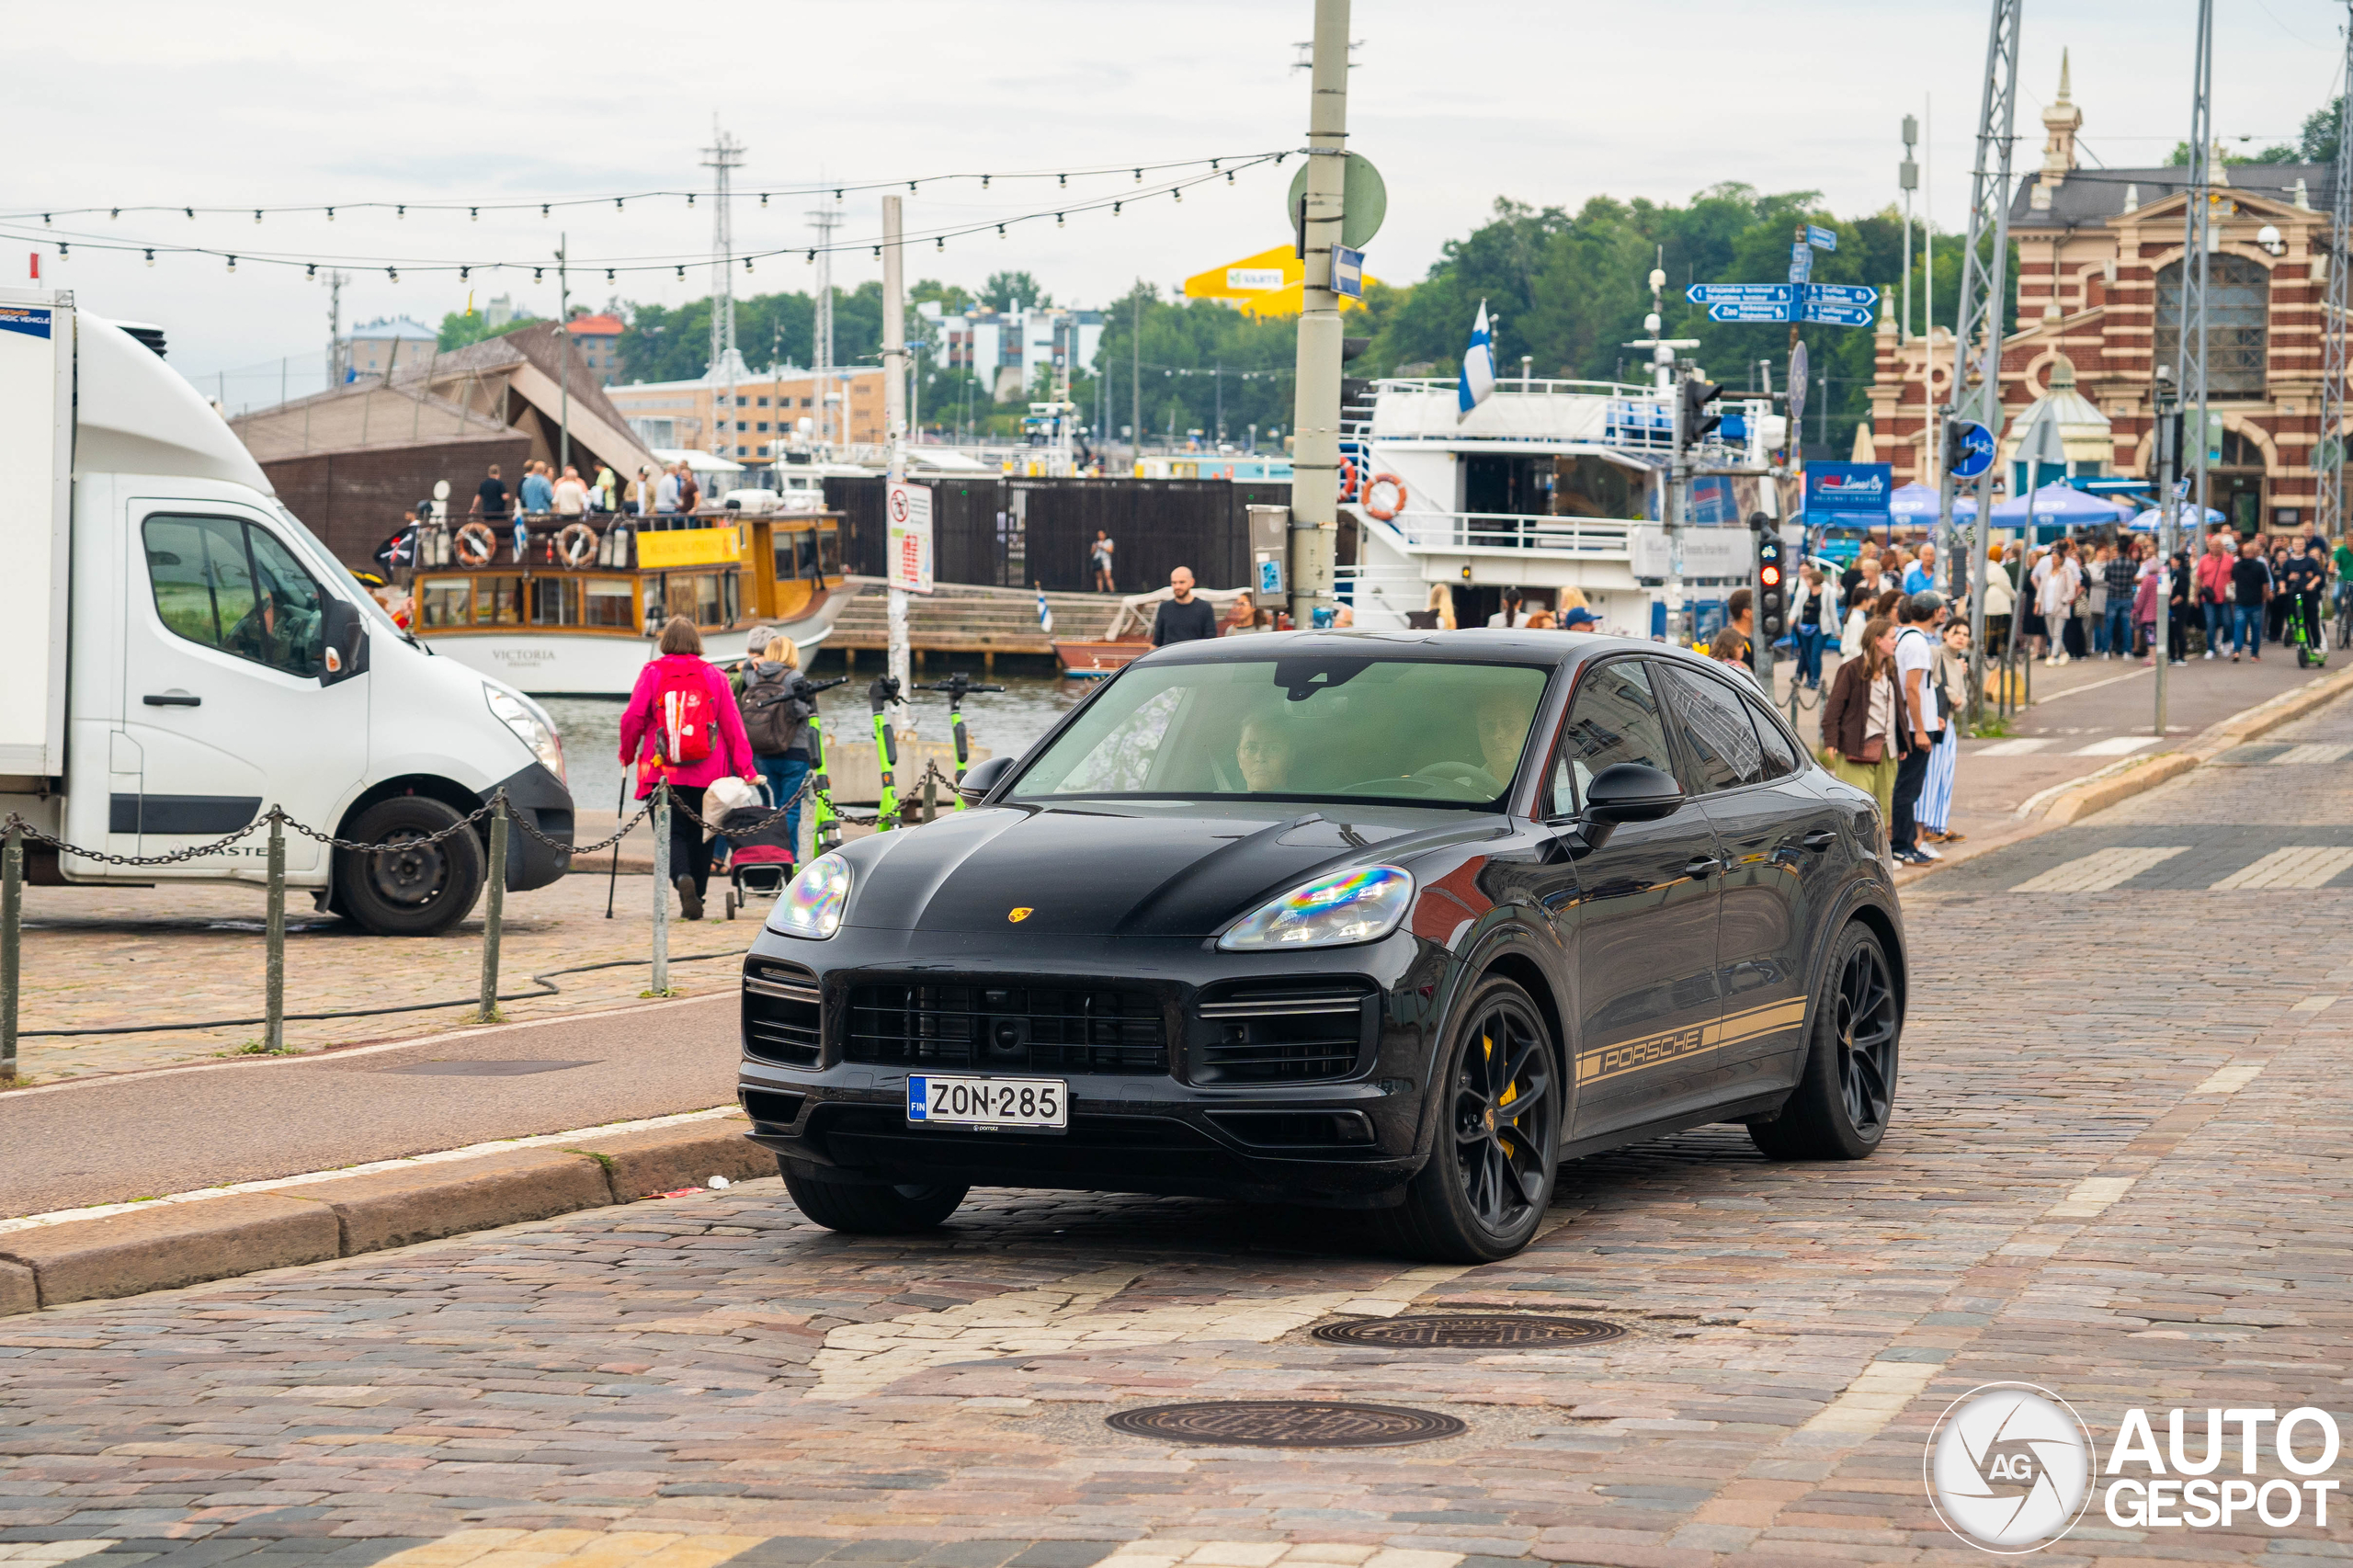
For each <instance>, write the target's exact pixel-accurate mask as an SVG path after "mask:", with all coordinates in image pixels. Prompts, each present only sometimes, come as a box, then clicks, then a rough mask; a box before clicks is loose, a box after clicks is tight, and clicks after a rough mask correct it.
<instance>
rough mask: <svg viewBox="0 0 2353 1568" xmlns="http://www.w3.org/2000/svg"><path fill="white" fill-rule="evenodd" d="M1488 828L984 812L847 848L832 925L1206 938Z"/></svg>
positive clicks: (1097, 812) (1327, 818)
mask: <svg viewBox="0 0 2353 1568" xmlns="http://www.w3.org/2000/svg"><path fill="white" fill-rule="evenodd" d="M1500 825H1501V824H1499V822H1498V821H1497V819H1496V818H1495V817H1493V816H1490V815H1486V814H1484V813H1478V814H1469V813H1465V812H1430V811H1416V810H1411V809H1397V808H1385V809H1381V810H1379V811H1373V810H1368V809H1359V808H1357V807H1354V806H1349V807H1347V808H1342V809H1331V808H1324V809H1321V810H1319V809H1318V808H1316V807H1314V806H1312V805H1301V804H1298V803H1296V802H1281V801H1270V802H1256V801H1251V802H1237V803H1234V804H1231V805H1228V804H1224V803H1217V804H1210V803H1196V802H1188V803H1187V804H1186V805H1184V806H1181V807H1177V808H1175V809H1169V808H1167V807H1165V806H1163V805H1160V804H1159V803H1155V804H1154V806H1152V807H1141V808H1137V809H1133V810H1129V809H1123V808H1121V807H1119V806H1107V805H1101V804H1096V803H1089V804H1087V805H1086V806H1057V807H1049V808H1030V807H1026V806H992V807H988V808H984V809H982V810H977V811H968V812H957V813H955V814H954V815H952V816H949V817H943V818H941V819H940V820H939V821H938V822H936V823H933V824H930V825H928V826H926V827H923V828H920V829H917V830H915V831H913V832H900V833H891V834H884V835H877V836H875V837H873V838H868V839H862V840H859V841H858V843H857V844H855V845H852V846H850V847H849V849H848V850H847V851H846V853H847V856H848V858H850V860H851V863H852V866H853V870H852V876H851V888H850V901H849V908H848V910H847V916H846V921H845V923H846V924H847V925H850V926H876V927H881V928H883V929H887V930H898V931H934V932H982V931H989V932H995V931H1004V930H1006V929H1007V928H1008V927H1010V926H1018V928H1019V929H1020V930H1021V932H1022V933H1023V934H1024V935H1025V936H1026V935H1030V934H1035V935H1038V936H1043V937H1058V936H1071V937H1076V936H1086V937H1100V936H1120V937H1206V936H1209V935H1211V933H1213V932H1216V931H1219V930H1222V929H1223V928H1224V927H1225V926H1227V925H1229V924H1231V923H1232V922H1233V921H1234V920H1237V919H1239V918H1241V917H1242V916H1243V915H1247V914H1249V913H1250V912H1251V911H1252V910H1254V909H1256V907H1258V905H1259V904H1261V903H1265V902H1266V901H1267V899H1269V898H1271V897H1274V896H1275V895H1276V894H1278V893H1280V892H1284V891H1285V890H1286V889H1289V888H1291V887H1295V886H1297V885H1298V884H1299V883H1300V882H1302V881H1306V880H1307V879H1308V878H1309V877H1311V876H1313V875H1314V874H1315V873H1316V872H1317V871H1319V870H1322V869H1324V868H1326V867H1338V866H1344V865H1350V864H1365V863H1371V862H1374V861H1397V860H1402V859H1405V858H1409V857H1411V856H1414V855H1418V854H1421V853H1424V852H1426V851H1427V850H1428V849H1430V848H1433V847H1435V846H1438V845H1439V844H1444V843H1451V842H1456V841H1459V840H1461V839H1462V838H1464V837H1466V836H1468V837H1479V838H1483V837H1486V836H1489V835H1492V834H1494V833H1495V831H1497V829H1498V827H1499V826H1500ZM1017 912H1023V913H1020V914H1019V915H1018V917H1017Z"/></svg>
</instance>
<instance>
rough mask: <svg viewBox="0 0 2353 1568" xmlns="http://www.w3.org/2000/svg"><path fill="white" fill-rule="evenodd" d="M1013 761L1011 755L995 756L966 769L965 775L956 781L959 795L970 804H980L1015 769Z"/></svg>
mask: <svg viewBox="0 0 2353 1568" xmlns="http://www.w3.org/2000/svg"><path fill="white" fill-rule="evenodd" d="M1013 763H1014V759H1013V758H1012V757H1010V756H993V757H990V758H988V759H987V760H985V761H983V762H976V763H974V764H972V767H968V768H966V769H965V770H964V777H963V778H960V779H958V780H957V781H956V794H957V797H958V798H959V799H961V801H963V802H964V803H965V804H966V805H968V806H977V805H979V804H980V803H981V801H983V800H985V799H986V798H987V797H988V792H989V791H990V790H994V789H995V788H996V787H997V784H998V782H999V781H1000V780H1002V779H1003V778H1005V776H1006V774H1008V773H1010V772H1012V771H1013Z"/></svg>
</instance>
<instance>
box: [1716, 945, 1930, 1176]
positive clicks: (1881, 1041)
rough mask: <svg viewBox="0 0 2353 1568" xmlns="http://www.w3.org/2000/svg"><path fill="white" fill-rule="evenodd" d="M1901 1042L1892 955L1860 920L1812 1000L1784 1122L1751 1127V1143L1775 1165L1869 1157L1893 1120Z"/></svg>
mask: <svg viewBox="0 0 2353 1568" xmlns="http://www.w3.org/2000/svg"><path fill="white" fill-rule="evenodd" d="M1903 1037H1904V1015H1903V1010H1902V1009H1901V1008H1899V1007H1898V1006H1896V1002H1895V984H1894V982H1893V979H1892V978H1891V977H1890V975H1889V972H1888V967H1887V955H1886V954H1885V953H1884V952H1883V951H1882V950H1881V948H1880V944H1879V937H1878V936H1877V935H1876V934H1874V933H1873V932H1872V930H1871V928H1870V926H1866V925H1864V924H1863V923H1862V922H1861V921H1857V922H1855V923H1854V924H1853V925H1851V926H1847V928H1846V930H1844V931H1842V932H1840V933H1839V934H1838V945H1837V947H1836V949H1833V950H1832V952H1831V955H1830V965H1829V968H1828V970H1827V971H1826V972H1825V974H1824V980H1823V986H1822V993H1821V994H1820V995H1818V996H1816V997H1815V998H1814V999H1813V1041H1812V1042H1811V1044H1810V1046H1809V1048H1808V1049H1807V1051H1806V1057H1805V1073H1804V1074H1803V1075H1802V1077H1800V1078H1799V1079H1798V1086H1797V1087H1796V1088H1795V1089H1793V1090H1791V1091H1790V1097H1789V1100H1788V1101H1787V1102H1786V1103H1785V1104H1784V1105H1783V1106H1782V1107H1781V1112H1780V1114H1779V1116H1776V1117H1775V1118H1773V1119H1772V1120H1770V1121H1752V1122H1750V1123H1749V1124H1748V1138H1749V1142H1753V1143H1755V1144H1756V1147H1757V1148H1758V1149H1760V1150H1761V1151H1763V1152H1764V1153H1766V1154H1768V1155H1769V1156H1770V1157H1772V1158H1773V1159H1776V1160H1859V1159H1862V1158H1864V1157H1865V1156H1867V1155H1868V1154H1870V1152H1871V1151H1872V1150H1874V1149H1876V1148H1878V1147H1879V1145H1880V1140H1881V1139H1882V1138H1884V1137H1886V1136H1887V1124H1888V1120H1889V1119H1890V1118H1891V1117H1893V1115H1894V1113H1895V1059H1896V1054H1897V1048H1898V1047H1899V1046H1900V1045H1901V1044H1902V1042H1903Z"/></svg>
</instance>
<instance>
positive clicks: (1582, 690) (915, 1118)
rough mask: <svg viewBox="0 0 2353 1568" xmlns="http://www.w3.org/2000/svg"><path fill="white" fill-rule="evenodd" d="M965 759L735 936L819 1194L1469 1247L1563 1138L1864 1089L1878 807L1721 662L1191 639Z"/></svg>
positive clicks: (1883, 1104) (1791, 1108)
mask: <svg viewBox="0 0 2353 1568" xmlns="http://www.w3.org/2000/svg"><path fill="white" fill-rule="evenodd" d="M965 794H966V799H967V801H968V804H969V808H970V809H967V810H964V811H961V812H956V813H953V814H952V815H949V816H946V817H943V818H942V819H941V820H940V821H938V822H937V823H934V824H930V825H928V826H926V827H922V828H918V829H915V830H913V831H907V832H898V833H891V834H884V835H876V836H874V837H870V838H864V839H859V840H858V841H856V842H854V843H851V844H848V845H846V846H843V847H842V848H841V849H839V850H837V851H835V852H834V853H832V854H828V855H824V856H822V857H820V858H817V859H815V860H813V862H811V863H810V864H809V865H808V866H807V867H806V868H805V869H803V870H802V871H801V874H800V875H799V876H798V877H797V878H796V879H795V880H794V881H793V882H792V884H791V885H790V887H789V888H788V889H787V890H786V892H785V893H784V895H783V896H782V897H781V898H780V899H779V901H778V903H777V904H776V907H775V909H774V911H773V912H772V913H771V914H770V915H769V916H768V919H767V928H766V929H765V930H764V931H763V932H762V933H761V935H760V937H759V939H758V941H757V942H756V944H755V945H754V947H753V949H752V950H751V952H750V954H749V955H748V956H747V958H746V959H745V966H744V997H743V1022H744V1060H743V1065H742V1070H741V1084H740V1092H741V1097H742V1100H743V1103H744V1106H745V1109H746V1110H747V1112H748V1113H749V1115H750V1117H751V1119H752V1122H753V1129H752V1132H751V1136H752V1137H753V1138H755V1139H756V1140H757V1141H758V1142H761V1143H763V1144H765V1145H767V1146H768V1147H770V1148H772V1149H774V1150H775V1151H776V1152H777V1154H778V1156H779V1165H780V1166H781V1167H782V1169H783V1173H784V1176H785V1180H786V1183H787V1185H788V1186H789V1187H790V1191H791V1194H792V1197H793V1199H794V1200H795V1201H796V1202H797V1203H798V1204H799V1205H800V1206H801V1210H803V1211H804V1212H806V1213H807V1214H808V1215H809V1216H810V1217H811V1218H812V1219H813V1220H816V1221H818V1222H819V1223H821V1224H824V1225H828V1226H831V1227H833V1228H835V1229H836V1230H842V1231H850V1232H869V1233H878V1232H900V1231H907V1230H913V1229H916V1228H920V1227H924V1226H929V1225H936V1224H938V1223H939V1222H940V1221H942V1220H944V1219H946V1218H947V1217H948V1216H949V1214H950V1213H952V1212H953V1211H954V1210H955V1209H956V1207H957V1205H958V1204H959V1203H960V1202H961V1201H962V1199H963V1197H964V1194H965V1191H966V1189H967V1188H968V1187H970V1186H971V1185H972V1184H975V1183H980V1184H987V1185H994V1186H1006V1187H1075V1188H1087V1189H1096V1190H1104V1191H1121V1192H1145V1193H1171V1194H1198V1195H1203V1196H1215V1197H1229V1198H1240V1199H1250V1200H1254V1201H1275V1202H1282V1203H1296V1204H1311V1205H1325V1206H1333V1207H1339V1208H1352V1209H1368V1210H1378V1211H1379V1212H1380V1217H1381V1221H1382V1222H1384V1223H1385V1224H1387V1225H1388V1226H1389V1227H1390V1228H1391V1231H1392V1240H1393V1241H1394V1242H1395V1243H1396V1244H1399V1245H1401V1246H1403V1247H1404V1248H1405V1249H1407V1250H1410V1251H1412V1252H1415V1253H1417V1254H1419V1255H1422V1256H1428V1257H1433V1258H1438V1259H1445V1260H1450V1261H1458V1262H1481V1261H1487V1260H1491V1259H1494V1258H1497V1257H1502V1256H1507V1255H1508V1254H1510V1253H1512V1252H1514V1251H1516V1250H1517V1249H1518V1248H1519V1247H1520V1246H1522V1245H1524V1244H1526V1243H1527V1241H1528V1239H1529V1236H1530V1235H1531V1234H1533V1233H1534V1232H1535V1230H1536V1227H1537V1224H1538V1222H1539V1221H1540V1219H1541V1217H1542V1215H1543V1211H1544V1208H1545V1206H1546V1204H1547V1203H1548V1202H1549V1201H1550V1200H1551V1197H1552V1186H1553V1180H1554V1176H1555V1173H1556V1172H1557V1170H1558V1169H1559V1165H1560V1162H1561V1161H1562V1160H1563V1159H1564V1158H1574V1157H1575V1156H1578V1155H1583V1154H1588V1153H1595V1152H1597V1151H1599V1150H1602V1149H1607V1148H1609V1147H1612V1146H1614V1145H1617V1144H1621V1143H1626V1142H1632V1141H1634V1140H1637V1139H1643V1138H1652V1137H1655V1136H1658V1135H1660V1134H1663V1133H1667V1132H1672V1131H1677V1130H1679V1129H1682V1128H1688V1127H1692V1126H1696V1125H1699V1124H1701V1123H1705V1122H1719V1121H1742V1122H1745V1123H1746V1124H1747V1126H1748V1129H1749V1133H1750V1136H1751V1137H1752V1138H1753V1139H1754V1140H1755V1142H1756V1144H1757V1146H1758V1147H1759V1148H1760V1149H1762V1150H1763V1151H1764V1152H1765V1153H1768V1155H1772V1156H1774V1157H1777V1158H1783V1159H1856V1158H1859V1157H1861V1156H1863V1155H1866V1154H1868V1153H1870V1152H1871V1150H1872V1149H1873V1148H1874V1147H1876V1146H1877V1144H1878V1143H1879V1142H1880V1140H1881V1136H1882V1135H1883V1134H1884V1133H1885V1131H1886V1129H1887V1125H1888V1119H1889V1116H1890V1114H1891V1109H1892V1106H1893V1095H1894V1089H1895V1075H1896V1053H1897V1044H1898V1040H1899V1037H1900V1035H1901V1032H1902V1026H1903V1017H1904V983H1905V975H1904V938H1903V925H1902V921H1901V917H1900V915H1899V914H1898V911H1897V905H1896V900H1895V894H1894V890H1893V885H1892V883H1891V881H1890V880H1889V877H1888V872H1887V869H1886V867H1887V862H1886V859H1885V854H1886V838H1885V829H1884V825H1883V824H1881V820H1880V817H1879V813H1878V809H1877V807H1876V805H1875V804H1874V803H1873V801H1872V800H1871V798H1870V796H1869V795H1868V794H1866V793H1864V792H1862V791H1860V790H1855V789H1853V788H1851V787H1849V786H1847V785H1846V784H1844V783H1842V782H1840V781H1839V780H1837V779H1836V778H1833V777H1832V776H1831V775H1830V774H1828V773H1826V772H1824V770H1823V769H1822V768H1821V767H1818V766H1817V765H1816V764H1815V763H1814V762H1813V760H1812V759H1811V758H1810V757H1809V756H1807V753H1806V749H1805V748H1804V747H1803V746H1802V745H1801V744H1799V743H1798V741H1797V739H1796V737H1795V736H1794V735H1792V734H1791V733H1790V731H1789V729H1788V728H1787V727H1786V726H1785V725H1783V724H1782V722H1780V720H1779V718H1778V717H1777V716H1776V715H1775V714H1774V713H1773V711H1772V710H1770V709H1769V708H1768V707H1767V706H1766V705H1765V703H1763V702H1762V701H1761V700H1759V699H1758V697H1757V694H1756V690H1755V688H1754V687H1750V686H1748V685H1747V683H1746V682H1745V679H1743V677H1742V676H1740V675H1738V674H1737V673H1728V672H1726V671H1725V670H1724V669H1723V668H1722V666H1720V665H1711V664H1709V663H1707V662H1705V661H1703V660H1700V659H1698V658H1696V657H1693V656H1690V655H1688V654H1685V653H1678V652H1676V651H1674V650H1672V649H1668V648H1665V647H1663V646H1660V645H1658V644H1654V643H1648V642H1629V641H1623V640H1619V639H1613V638H1604V637H1593V636H1585V635H1578V634H1570V633H1561V632H1550V631H1449V632H1406V633H1399V634H1381V633H1354V632H1337V633H1317V632H1307V633H1285V634H1268V635H1261V636H1256V637H1246V638H1231V639H1225V640H1222V641H1217V642H1192V643H1186V644H1181V645H1178V646H1175V647H1171V648H1167V649H1164V650H1162V651H1160V652H1158V653H1153V654H1151V655H1149V656H1148V657H1145V658H1142V659H1140V660H1138V661H1136V662H1135V663H1134V664H1132V665H1129V666H1128V667H1127V668H1126V669H1125V670H1124V671H1122V672H1120V674H1119V675H1117V676H1113V677H1112V678H1111V679H1109V680H1108V681H1107V682H1105V683H1104V685H1103V687H1101V688H1100V689H1099V690H1097V691H1096V692H1094V693H1093V694H1092V695H1091V696H1089V697H1088V699H1086V701H1085V702H1083V703H1081V704H1080V705H1079V706H1078V707H1077V708H1076V709H1075V710H1073V711H1072V712H1071V713H1069V714H1068V715H1066V716H1065V717H1064V718H1063V721H1062V722H1060V723H1059V724H1058V725H1057V726H1056V727H1055V728H1054V729H1053V730H1052V731H1051V733H1048V734H1047V735H1046V737H1045V738H1044V739H1043V740H1041V741H1040V743H1039V744H1037V745H1035V746H1033V747H1032V748H1031V749H1030V750H1029V754H1028V755H1027V756H1023V757H1021V758H1019V759H1018V760H1015V759H1011V758H993V759H991V760H990V761H988V762H984V763H983V764H982V765H980V766H979V767H976V768H974V769H973V770H972V775H971V776H970V777H969V778H967V779H966V784H965Z"/></svg>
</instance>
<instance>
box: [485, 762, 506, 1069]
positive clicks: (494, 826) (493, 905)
mask: <svg viewBox="0 0 2353 1568" xmlns="http://www.w3.org/2000/svg"><path fill="white" fill-rule="evenodd" d="M506 809H507V808H506V790H500V791H499V792H498V798H497V799H496V800H495V801H492V802H491V807H490V876H489V879H488V881H487V884H486V886H485V888H484V890H483V902H482V1012H481V1013H480V1015H479V1020H480V1021H481V1022H483V1023H485V1024H494V1023H497V1022H498V1021H499V1019H500V1017H502V1015H501V1014H500V1013H499V1011H498V931H499V924H500V921H501V920H502V919H503V918H504V917H505V915H506Z"/></svg>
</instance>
